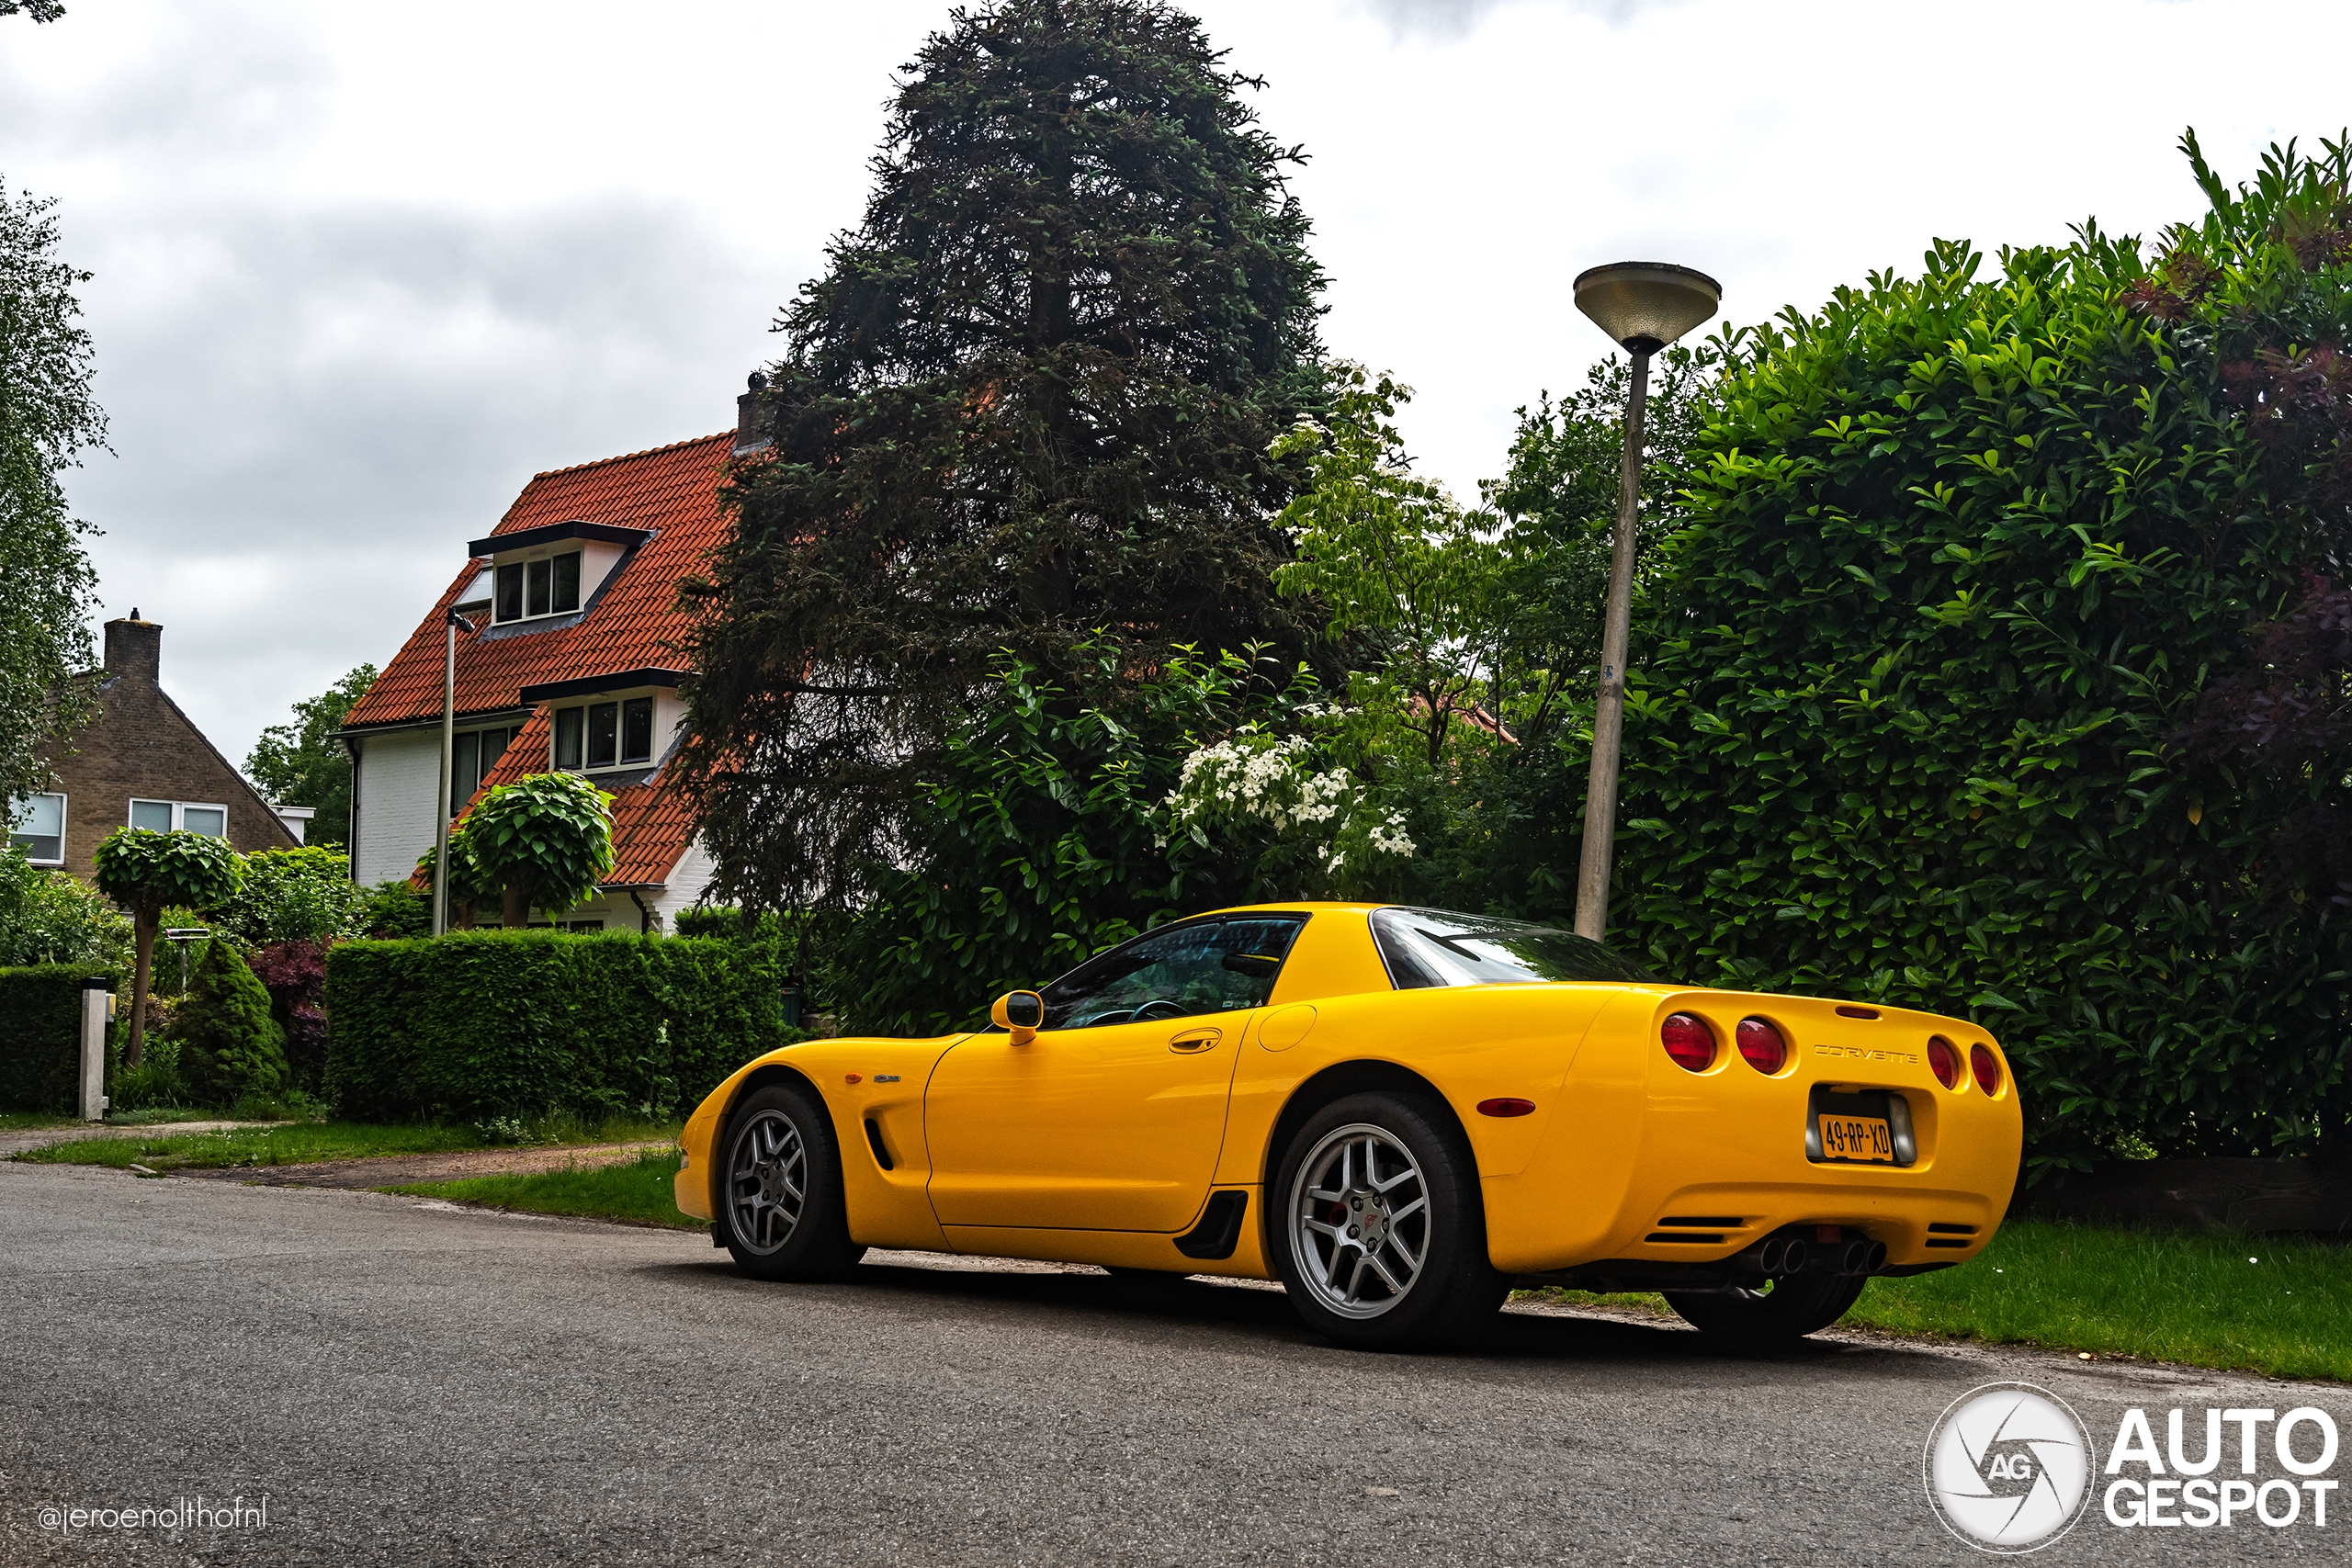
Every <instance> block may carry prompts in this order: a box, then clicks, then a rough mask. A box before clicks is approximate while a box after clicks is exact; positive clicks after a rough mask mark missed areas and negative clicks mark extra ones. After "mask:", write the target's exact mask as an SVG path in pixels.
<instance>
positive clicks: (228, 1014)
mask: <svg viewBox="0 0 2352 1568" xmlns="http://www.w3.org/2000/svg"><path fill="white" fill-rule="evenodd" d="M172 1037H173V1039H174V1040H175V1041H176V1042H177V1043H178V1045H179V1073H180V1080H181V1082H183V1083H184V1084H186V1085H187V1089H188V1091H189V1092H190V1093H192V1094H193V1095H195V1096H196V1098H197V1099H198V1100H199V1101H201V1102H202V1103H204V1104H207V1105H218V1106H222V1107H228V1106H232V1105H234V1104H236V1103H237V1101H239V1100H243V1099H244V1098H245V1097H246V1096H247V1095H266V1094H275V1093H277V1091H278V1090H279V1089H284V1088H286V1087H287V1078H288V1071H287V1062H286V1031H285V1030H284V1029H282V1028H281V1027H279V1025H278V1022H277V1020H276V1019H275V1018H273V1017H272V1016H271V1015H270V1000H269V992H268V990H267V989H266V988H265V987H263V985H262V983H261V981H260V980H258V979H256V978H255V977H254V972H253V970H252V969H251V968H250V967H248V966H247V965H246V964H245V960H244V957H243V954H241V953H238V951H237V947H236V943H235V942H232V941H230V940H229V939H228V938H226V937H220V936H216V937H214V938H213V939H212V940H211V941H210V942H206V943H205V944H204V956H203V957H202V958H201V959H199V960H198V962H197V965H196V975H195V976H194V978H192V979H191V980H190V981H189V982H188V990H187V1000H186V1001H184V1002H182V1003H181V1004H180V1006H179V1011H178V1014H177V1016H176V1017H175V1019H174V1021H173V1026H172ZM126 1059H127V1058H126Z"/></svg>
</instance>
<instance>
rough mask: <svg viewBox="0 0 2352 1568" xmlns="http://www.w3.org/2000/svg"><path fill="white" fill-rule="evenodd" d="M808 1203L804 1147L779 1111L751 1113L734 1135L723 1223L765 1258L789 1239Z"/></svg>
mask: <svg viewBox="0 0 2352 1568" xmlns="http://www.w3.org/2000/svg"><path fill="white" fill-rule="evenodd" d="M808 1203H809V1150H808V1146H807V1145H805V1144H804V1143H802V1141H801V1138H800V1129H799V1128H797V1127H796V1126H794V1125H793V1124H792V1118H790V1117H789V1116H786V1114H785V1113H784V1112H783V1111H775V1110H768V1111H756V1112H754V1113H753V1114H752V1119H751V1120H750V1121H749V1122H745V1123H744V1124H743V1126H742V1128H741V1130H740V1131H738V1132H737V1133H736V1134H735V1145H734V1149H733V1151H732V1153H731V1155H730V1156H729V1160H728V1169H727V1223H728V1226H729V1229H731V1230H732V1231H733V1232H734V1234H735V1240H736V1243H737V1245H739V1246H741V1247H742V1248H743V1249H744V1250H745V1251H746V1252H753V1253H758V1254H760V1255H762V1256H765V1255H767V1254H768V1253H772V1252H775V1250H776V1249H777V1248H779V1247H783V1246H784V1244H785V1243H786V1242H787V1241H790V1240H791V1239H792V1233H793V1232H794V1231H795V1230H797V1229H798V1228H799V1225H800V1215H801V1212H802V1210H804V1209H806V1208H807V1207H808Z"/></svg>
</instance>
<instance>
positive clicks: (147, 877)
mask: <svg viewBox="0 0 2352 1568" xmlns="http://www.w3.org/2000/svg"><path fill="white" fill-rule="evenodd" d="M91 862H92V864H93V867H94V869H95V873H96V874H95V876H94V878H93V880H95V881H96V883H97V885H98V891H99V892H101V893H104V894H105V895H106V896H107V897H109V898H111V899H113V900H114V901H115V902H116V903H117V904H119V905H120V906H121V907H122V908H125V909H127V910H129V911H130V919H131V927H132V931H133V937H134V941H135V942H136V946H137V962H136V965H135V967H134V968H133V970H132V974H131V981H130V1045H129V1047H128V1048H126V1049H125V1051H124V1052H123V1058H122V1059H123V1062H124V1065H126V1066H133V1067H135V1066H138V1065H139V1062H140V1058H141V1056H142V1055H144V1054H145V1052H146V1049H147V1016H146V1015H147V983H148V979H149V976H150V973H151V972H152V970H153V967H154V961H155V931H156V927H157V924H158V921H159V919H160V918H161V916H162V915H163V913H164V908H165V907H166V906H168V905H174V904H178V905H185V906H186V907H187V908H191V909H203V908H210V907H211V906H213V905H215V904H219V903H220V902H222V901H224V900H225V899H227V898H228V897H231V896H232V894H234V893H235V892H236V891H237V884H238V881H239V879H240V878H241V876H242V875H243V870H242V868H241V867H240V866H239V864H238V861H237V852H236V851H234V850H232V849H231V848H230V847H229V840H226V839H216V838H212V837H210V836H209V835H207V834H203V833H189V832H185V831H181V830H179V829H174V830H173V831H171V832H168V833H164V832H158V831H156V830H155V829H152V828H117V829H115V830H114V831H113V832H111V833H109V834H107V836H106V837H105V838H104V839H103V840H99V843H98V847H97V849H96V852H94V853H93V854H92V856H91Z"/></svg>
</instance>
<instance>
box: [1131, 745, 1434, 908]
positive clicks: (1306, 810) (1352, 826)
mask: <svg viewBox="0 0 2352 1568" xmlns="http://www.w3.org/2000/svg"><path fill="white" fill-rule="evenodd" d="M1335 711H1336V710H1330V709H1321V708H1302V709H1300V710H1299V716H1301V717H1303V718H1306V719H1309V720H1310V721H1311V720H1313V719H1316V718H1319V717H1325V716H1330V715H1332V714H1333V713H1334V712H1335ZM1319 750H1320V749H1319V748H1318V747H1317V743H1316V742H1315V741H1314V740H1312V739H1307V738H1306V737H1302V736H1292V737H1277V736H1274V735H1271V734H1268V733H1266V732H1265V731H1264V730H1262V729H1261V728H1257V727H1255V726H1252V727H1250V728H1244V729H1242V730H1239V731H1238V732H1236V733H1235V734H1233V735H1231V736H1228V737H1227V739H1223V740H1220V741H1217V742H1216V744H1215V745H1212V746H1204V747H1201V748H1199V749H1198V750H1194V751H1193V753H1192V754H1191V755H1189V756H1187V757H1186V758H1185V759H1184V761H1183V764H1182V767H1181V769H1180V770H1179V773H1178V782H1177V785H1176V787H1175V788H1174V789H1173V790H1170V792H1169V794H1168V796H1167V798H1166V800H1164V801H1163V802H1162V803H1161V807H1162V809H1163V810H1164V811H1165V812H1166V813H1167V818H1166V831H1165V832H1164V834H1163V835H1162V837H1161V840H1160V841H1161V842H1162V843H1163V844H1164V843H1167V842H1168V841H1170V840H1183V839H1187V838H1189V839H1190V840H1192V841H1193V844H1194V845H1195V846H1197V847H1199V848H1201V849H1204V850H1205V849H1208V848H1210V847H1211V841H1212V834H1215V835H1216V836H1218V837H1227V836H1231V835H1233V834H1235V833H1236V832H1237V831H1238V833H1239V834H1241V835H1243V836H1248V835H1250V834H1252V833H1254V834H1256V835H1258V836H1260V837H1261V838H1262V839H1263V840H1265V841H1264V843H1263V846H1262V850H1261V858H1260V869H1261V880H1263V881H1266V882H1270V883H1271V884H1272V887H1273V888H1274V889H1277V890H1279V891H1277V892H1276V894H1275V896H1277V897H1302V898H1305V897H1386V896H1388V894H1389V891H1390V890H1389V889H1388V888H1387V887H1386V884H1388V883H1390V882H1393V881H1394V880H1395V876H1396V873H1397V871H1398V869H1399V867H1398V864H1397V863H1399V862H1401V861H1406V860H1409V859H1411V858H1412V854H1413V840H1412V838H1411V837H1410V835H1408V833H1407V832H1406V830H1405V814H1404V813H1403V812H1402V811H1399V810H1397V809H1395V808H1394V807H1391V806H1389V805H1388V804H1387V803H1386V802H1385V800H1384V799H1382V798H1381V796H1380V795H1379V793H1378V792H1377V791H1376V790H1374V788H1373V787H1372V786H1370V785H1368V784H1364V783H1363V782H1362V781H1360V780H1359V779H1357V778H1356V777H1355V776H1354V775H1353V774H1352V773H1349V772H1348V770H1347V769H1345V768H1341V767H1328V768H1318V767H1317V759H1318V752H1319Z"/></svg>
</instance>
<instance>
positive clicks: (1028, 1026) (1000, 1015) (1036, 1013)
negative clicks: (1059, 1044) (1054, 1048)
mask: <svg viewBox="0 0 2352 1568" xmlns="http://www.w3.org/2000/svg"><path fill="white" fill-rule="evenodd" d="M989 1019H990V1020H991V1021H993V1022H994V1023H995V1024H996V1026H997V1027H998V1028H999V1029H1002V1030H1006V1031H1008V1032H1011V1033H1012V1043H1014V1044H1015V1045H1026V1044H1028V1043H1029V1042H1031V1041H1032V1040H1035V1039H1036V1038H1037V1028H1038V1026H1039V1025H1040V1024H1042V1023H1044V1022H1045V1021H1046V998H1043V997H1041V996H1039V995H1038V994H1037V993H1036V992H1035V991H1007V992H1005V994H1004V995H1002V996H1001V997H999V998H997V999H996V1001H995V1003H994V1005H992V1006H991V1007H990V1008H989Z"/></svg>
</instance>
